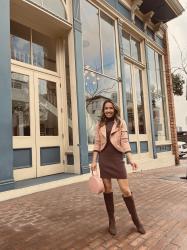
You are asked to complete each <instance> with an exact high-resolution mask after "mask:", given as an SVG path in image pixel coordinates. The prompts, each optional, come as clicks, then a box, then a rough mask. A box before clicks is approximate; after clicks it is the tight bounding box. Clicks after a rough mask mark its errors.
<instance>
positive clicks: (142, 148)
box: [140, 141, 149, 153]
mask: <svg viewBox="0 0 187 250" xmlns="http://www.w3.org/2000/svg"><path fill="white" fill-rule="evenodd" d="M148 151H149V149H148V142H147V141H141V142H140V152H141V153H146V152H148Z"/></svg>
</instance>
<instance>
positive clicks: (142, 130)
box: [134, 68, 146, 134]
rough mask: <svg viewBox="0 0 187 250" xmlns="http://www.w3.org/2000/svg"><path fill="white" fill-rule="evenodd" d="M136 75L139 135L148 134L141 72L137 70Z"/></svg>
mask: <svg viewBox="0 0 187 250" xmlns="http://www.w3.org/2000/svg"><path fill="white" fill-rule="evenodd" d="M134 75H135V85H136V100H137V110H138V126H139V134H146V125H145V111H144V94H143V85H142V72H141V70H139V69H137V68H135V70H134Z"/></svg>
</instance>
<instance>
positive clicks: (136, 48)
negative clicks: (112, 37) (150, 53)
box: [122, 31, 141, 61]
mask: <svg viewBox="0 0 187 250" xmlns="http://www.w3.org/2000/svg"><path fill="white" fill-rule="evenodd" d="M122 46H123V51H124V54H125V55H127V56H131V57H132V58H133V59H135V60H137V61H141V49H140V42H139V41H138V40H136V39H135V38H134V37H132V36H131V35H130V34H128V33H126V32H125V31H122Z"/></svg>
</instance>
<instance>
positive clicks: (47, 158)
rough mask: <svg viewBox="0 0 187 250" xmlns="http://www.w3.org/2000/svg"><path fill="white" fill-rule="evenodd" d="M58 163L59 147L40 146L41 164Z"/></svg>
mask: <svg viewBox="0 0 187 250" xmlns="http://www.w3.org/2000/svg"><path fill="white" fill-rule="evenodd" d="M57 163H60V147H46V148H40V164H41V166H45V165H52V164H57Z"/></svg>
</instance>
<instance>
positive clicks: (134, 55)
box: [131, 37, 141, 61]
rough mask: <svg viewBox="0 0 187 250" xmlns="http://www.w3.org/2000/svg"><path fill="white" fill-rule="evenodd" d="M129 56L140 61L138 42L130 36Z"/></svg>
mask: <svg viewBox="0 0 187 250" xmlns="http://www.w3.org/2000/svg"><path fill="white" fill-rule="evenodd" d="M131 56H132V58H134V59H135V60H137V61H141V51H140V42H138V41H137V40H136V39H134V38H133V37H131Z"/></svg>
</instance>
